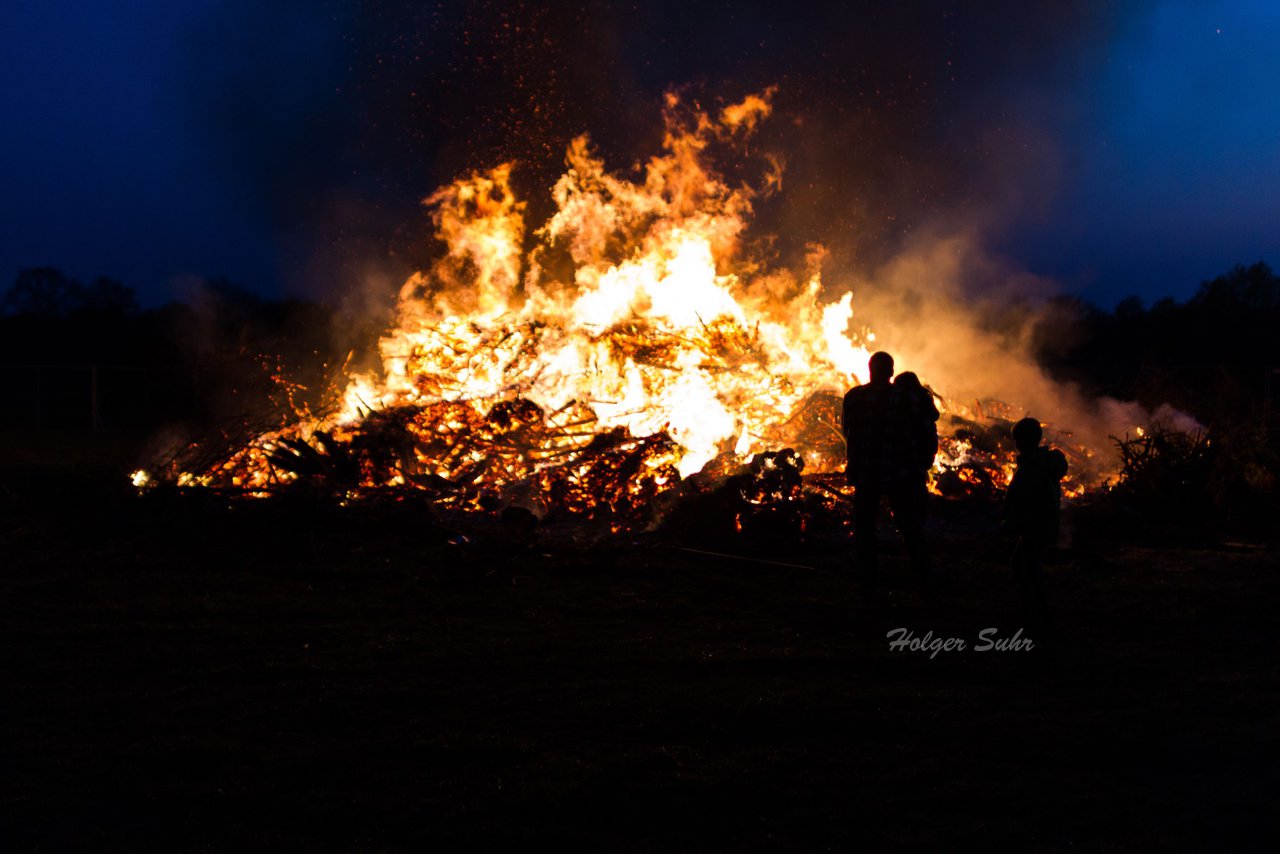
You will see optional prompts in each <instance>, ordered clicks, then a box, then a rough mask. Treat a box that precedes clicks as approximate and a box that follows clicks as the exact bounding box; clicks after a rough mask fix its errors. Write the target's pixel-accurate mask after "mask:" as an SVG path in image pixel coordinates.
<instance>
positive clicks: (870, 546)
mask: <svg viewBox="0 0 1280 854" xmlns="http://www.w3.org/2000/svg"><path fill="white" fill-rule="evenodd" d="M869 368H870V372H871V381H870V382H869V383H867V384H866V385H861V386H855V387H854V388H852V389H850V390H849V392H848V393H847V394H846V395H845V396H844V413H843V415H844V418H843V427H844V438H845V443H846V447H847V454H848V456H847V465H846V467H845V477H846V479H847V480H848V482H849V483H850V484H851V485H852V486H853V489H854V493H853V529H854V532H853V536H854V563H855V568H856V570H857V572H858V576H859V578H860V580H861V582H862V584H863V585H864V586H865V587H866V588H867V590H868V591H869V592H871V593H873V594H874V593H875V592H876V553H877V548H876V522H877V519H878V517H879V515H880V504H881V501H882V500H884V499H888V501H889V509H890V510H891V511H892V512H893V520H894V522H895V524H896V525H897V527H898V530H899V531H900V532H901V534H902V538H903V540H904V541H905V543H906V546H907V553H908V555H909V556H910V559H911V568H912V570H914V572H915V574H916V577H917V579H918V580H919V582H920V583H921V585H922V586H924V587H925V589H926V590H929V587H928V582H929V552H928V548H927V546H926V544H925V541H924V514H925V506H926V504H927V503H928V497H929V490H928V480H927V478H928V470H929V466H930V465H931V464H932V462H933V450H936V448H937V441H938V432H937V427H936V426H935V425H934V422H935V421H936V420H937V418H938V410H937V409H936V408H935V407H934V405H933V401H932V400H931V399H929V397H928V395H927V393H926V394H921V393H920V392H921V391H923V390H922V389H919V388H918V387H917V388H908V387H906V386H902V387H900V386H898V385H895V384H892V383H890V378H892V377H893V357H892V356H890V355H889V354H888V353H884V352H880V353H876V354H875V355H873V356H872V357H871V361H870V363H869ZM926 445H929V446H931V448H932V450H928V453H927V456H928V460H927V461H926V460H925V456H926V448H925V446H926Z"/></svg>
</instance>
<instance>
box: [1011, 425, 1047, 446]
mask: <svg viewBox="0 0 1280 854" xmlns="http://www.w3.org/2000/svg"><path fill="white" fill-rule="evenodd" d="M1011 432H1012V433H1013V443H1014V444H1015V445H1017V446H1018V451H1019V452H1020V453H1023V454H1025V453H1027V452H1028V451H1034V450H1035V449H1036V448H1038V447H1039V446H1040V440H1041V439H1042V438H1043V437H1044V431H1043V430H1042V429H1040V422H1039V421H1037V420H1035V419H1034V418H1024V419H1022V420H1021V421H1019V422H1018V423H1017V424H1014V425H1013V430H1012V431H1011Z"/></svg>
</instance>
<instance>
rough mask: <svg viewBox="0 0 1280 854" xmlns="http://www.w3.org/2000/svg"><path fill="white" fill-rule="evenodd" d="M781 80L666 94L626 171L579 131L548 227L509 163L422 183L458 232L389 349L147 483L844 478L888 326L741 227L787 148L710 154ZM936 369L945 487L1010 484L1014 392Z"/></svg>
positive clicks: (462, 494)
mask: <svg viewBox="0 0 1280 854" xmlns="http://www.w3.org/2000/svg"><path fill="white" fill-rule="evenodd" d="M771 94H772V93H771V92H766V93H763V94H760V95H752V96H750V97H747V98H746V99H745V100H743V101H741V102H739V103H735V104H730V105H728V106H726V107H724V108H722V109H719V110H716V111H708V110H704V109H702V108H700V107H698V106H696V105H688V104H684V103H682V102H681V99H680V98H678V97H677V96H675V95H669V96H667V99H666V103H665V110H664V114H665V120H666V133H665V136H664V139H663V143H662V151H661V152H660V153H659V154H657V155H656V156H654V157H652V158H651V159H650V160H649V161H648V162H647V164H644V165H643V167H642V168H641V169H638V170H637V172H636V173H635V174H634V175H633V176H632V178H631V179H628V178H625V177H620V176H619V175H618V174H615V173H611V172H610V171H608V170H606V168H605V164H604V161H603V159H602V158H601V157H600V156H599V155H598V153H597V152H596V151H595V150H593V148H592V146H591V144H590V142H589V140H588V139H587V138H586V137H580V138H578V139H575V140H573V141H572V143H571V144H570V145H569V147H568V151H567V154H566V165H567V168H566V170H565V172H564V174H563V175H562V176H561V177H560V178H559V180H558V181H557V182H556V183H555V185H554V187H553V188H552V189H551V195H552V197H553V199H554V203H555V210H554V213H553V214H552V215H551V216H550V217H549V218H548V219H547V220H546V221H545V222H543V223H541V224H539V225H538V226H537V227H536V228H533V229H532V230H530V224H529V223H527V222H526V205H525V203H524V202H522V201H521V200H520V199H518V198H517V196H516V193H515V192H514V191H513V188H512V183H511V176H512V170H513V168H514V164H511V163H504V164H501V165H498V166H496V167H494V168H492V169H489V170H487V171H482V172H477V173H474V174H471V175H468V176H466V177H463V178H460V179H458V180H456V181H454V182H453V183H452V184H450V185H448V186H446V187H443V188H441V189H440V190H438V191H437V192H435V193H434V194H433V195H431V196H430V197H429V198H428V199H426V204H427V205H428V206H429V207H430V210H431V217H432V221H433V223H434V226H435V232H436V235H437V236H438V238H439V239H440V241H441V242H442V244H443V251H442V253H441V254H440V259H439V261H438V262H437V263H436V264H435V265H434V266H432V267H431V268H430V269H427V270H424V271H422V272H419V273H417V274H415V275H413V276H412V277H410V278H409V280H408V281H407V282H405V283H404V286H403V288H402V289H401V291H400V293H399V298H398V303H397V317H396V321H395V323H394V324H393V326H392V327H391V328H390V329H389V330H388V331H387V332H386V334H385V336H384V337H383V338H382V339H381V341H380V347H379V349H380V354H381V370H380V371H377V372H371V373H356V374H353V375H351V376H349V377H347V379H346V387H345V390H343V392H342V393H341V395H340V396H339V397H337V398H336V399H335V403H334V405H333V406H332V407H331V409H330V410H329V411H327V412H321V413H311V412H301V413H298V414H297V417H296V418H295V419H293V420H291V421H290V423H286V424H283V425H273V426H272V427H271V428H270V429H265V430H262V431H261V432H254V431H250V435H238V436H237V437H236V438H235V441H234V442H232V443H230V444H228V443H226V442H223V443H222V444H221V445H218V444H217V443H213V444H210V443H209V442H205V443H195V444H193V445H191V446H189V447H187V448H185V449H183V451H182V452H180V453H178V454H177V455H176V456H174V457H173V458H172V459H171V460H167V461H166V462H165V463H164V464H160V465H157V466H153V467H152V468H150V469H147V470H144V471H139V472H137V473H136V474H135V476H134V478H135V483H137V484H139V485H140V486H142V485H149V484H154V483H157V482H171V483H175V484H178V485H181V486H204V487H213V488H221V489H227V490H234V491H239V492H240V493H242V494H245V495H252V496H263V495H268V494H271V493H272V492H275V491H278V490H281V489H284V488H288V487H290V486H292V485H296V484H299V483H312V484H321V485H323V486H324V487H325V488H326V489H329V490H333V491H336V492H338V493H339V494H340V495H341V496H342V498H343V500H351V501H355V500H359V499H360V498H361V497H362V496H367V495H369V494H370V493H372V492H375V491H383V492H385V491H388V490H407V491H414V492H417V493H421V494H422V495H425V496H428V497H429V498H430V500H432V501H435V502H438V503H440V504H441V505H446V506H452V507H457V508H460V509H477V510H485V511H492V510H495V509H499V508H508V507H512V506H516V507H521V508H525V509H527V510H528V511H529V512H530V513H533V514H534V515H536V516H538V517H543V516H546V515H548V514H559V515H561V516H565V515H567V516H581V517H585V518H607V519H609V520H610V523H611V525H612V526H613V527H614V528H615V529H630V528H635V527H643V526H647V525H652V524H654V522H655V518H656V511H655V508H661V507H663V506H666V505H664V503H663V502H664V496H666V500H667V501H668V503H669V500H670V497H671V496H672V495H680V494H687V493H688V492H689V491H691V490H692V491H701V492H703V493H705V492H707V491H708V490H711V489H714V488H715V487H716V485H717V484H721V483H723V482H724V481H725V479H727V478H730V477H734V476H737V477H739V478H742V477H745V478H746V481H744V482H745V483H747V486H746V487H744V488H743V489H742V490H741V491H742V492H743V496H744V498H743V500H744V501H747V502H748V503H749V504H753V505H760V504H762V503H765V504H767V503H768V502H770V501H771V500H772V501H794V500H801V499H803V498H804V496H805V495H808V496H809V497H810V498H813V497H815V496H822V498H823V500H825V501H828V502H831V501H838V500H839V499H840V498H842V496H843V494H844V491H845V487H844V486H843V483H842V478H841V476H840V474H839V473H840V472H841V470H842V468H843V463H844V443H843V437H842V434H841V431H840V426H839V410H840V399H841V396H842V395H843V393H844V391H845V390H846V389H847V388H848V387H849V386H850V385H852V384H856V383H859V382H864V381H866V379H867V373H866V372H867V360H868V357H869V355H870V353H871V352H872V351H874V350H875V349H876V343H877V342H876V335H875V332H874V330H873V329H872V326H871V323H870V320H869V319H861V318H857V317H856V306H855V303H854V295H853V294H852V293H851V292H845V293H834V294H832V293H828V289H827V288H825V287H824V284H823V280H822V273H823V271H822V262H823V258H824V254H825V253H824V252H823V250H822V248H821V247H820V246H817V245H814V246H813V247H812V251H811V252H810V253H809V256H808V257H809V260H808V265H807V268H806V269H803V270H800V271H792V270H785V269H783V270H778V269H770V268H769V267H768V265H767V264H765V263H764V262H763V261H762V260H761V259H758V258H754V257H751V255H750V253H749V252H748V251H747V250H746V249H745V246H746V245H747V241H746V240H745V239H744V232H745V230H746V228H747V225H748V222H749V220H750V217H751V214H752V208H753V203H754V202H755V201H756V200H758V199H759V198H760V197H762V196H763V195H765V194H769V193H773V192H778V191H779V187H780V184H781V182H780V172H779V167H778V164H777V161H775V160H773V159H770V158H768V157H763V158H760V159H761V162H762V164H763V167H762V168H761V169H760V170H759V174H758V175H757V176H756V180H754V181H747V182H744V183H740V184H738V185H734V186H731V185H730V183H729V181H728V180H727V179H726V178H725V177H724V176H723V175H722V174H720V173H719V172H717V171H716V169H715V168H714V165H713V163H711V162H710V156H709V150H710V149H712V148H713V147H715V146H722V147H723V146H730V147H732V146H737V147H738V148H739V149H741V148H742V147H743V146H745V145H746V143H747V142H748V141H749V140H750V138H751V137H752V135H753V133H754V131H755V130H756V128H757V126H758V125H759V124H760V122H762V121H763V120H765V119H766V117H767V116H768V115H769V113H770V111H771ZM925 379H926V380H927V379H928V378H927V377H926V378H925ZM931 391H933V390H932V389H931ZM940 391H942V392H943V393H938V392H937V391H935V392H933V393H934V394H935V397H936V399H937V402H938V405H939V409H940V410H941V411H942V412H943V418H942V421H941V422H940V426H941V427H942V432H943V435H942V437H941V447H940V450H939V453H938V455H937V458H936V461H935V464H934V468H933V472H932V486H933V489H934V491H935V492H937V493H940V494H944V495H949V496H951V495H964V494H972V493H974V492H982V493H986V494H994V493H997V492H998V491H1000V490H1001V489H1003V487H1004V486H1005V484H1006V483H1007V481H1008V478H1009V475H1010V473H1011V470H1012V453H1013V452H1012V446H1011V444H1010V442H1009V441H1008V438H1007V428H1008V425H1009V424H1010V423H1011V421H1012V420H1014V418H1015V417H1017V416H1020V414H1021V413H1020V411H1019V410H1017V408H1016V402H1013V403H1012V404H1003V403H998V402H985V403H978V402H976V401H959V400H952V399H948V398H947V397H946V395H945V390H940ZM1060 444H1062V443H1060ZM1064 450H1066V451H1067V452H1068V453H1069V454H1070V455H1072V456H1073V457H1074V461H1075V462H1076V463H1077V465H1075V466H1073V472H1074V473H1075V475H1076V477H1075V478H1074V479H1073V480H1070V481H1069V482H1068V483H1067V484H1066V487H1067V491H1068V494H1069V495H1078V494H1080V492H1081V491H1083V490H1084V489H1085V488H1087V487H1088V486H1090V485H1094V484H1097V483H1100V482H1103V480H1104V479H1105V473H1100V472H1099V471H1098V470H1097V469H1096V467H1093V466H1090V465H1081V463H1084V462H1085V461H1087V460H1088V459H1089V458H1091V457H1092V456H1093V453H1092V451H1091V450H1090V449H1088V448H1085V447H1080V446H1076V445H1073V444H1070V443H1067V444H1066V446H1065V447H1064ZM753 462H754V463H755V464H754V465H752V463H753ZM780 467H781V468H783V469H786V472H785V473H784V474H782V475H780V474H779V471H778V470H779V468H780ZM682 491H683V492H682Z"/></svg>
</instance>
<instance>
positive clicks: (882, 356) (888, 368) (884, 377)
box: [867, 350, 893, 383]
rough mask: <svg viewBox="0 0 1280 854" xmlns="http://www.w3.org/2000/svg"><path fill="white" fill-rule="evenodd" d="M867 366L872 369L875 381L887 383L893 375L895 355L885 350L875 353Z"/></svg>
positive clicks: (873, 380)
mask: <svg viewBox="0 0 1280 854" xmlns="http://www.w3.org/2000/svg"><path fill="white" fill-rule="evenodd" d="M867 368H868V369H869V370H870V371H871V381H872V382H873V383H887V382H888V381H889V378H890V377H891V376H893V357H892V356H890V355H889V354H888V353H886V352H884V351H883V350H881V351H880V352H879V353H873V354H872V355H871V361H869V362H868V363H867Z"/></svg>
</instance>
